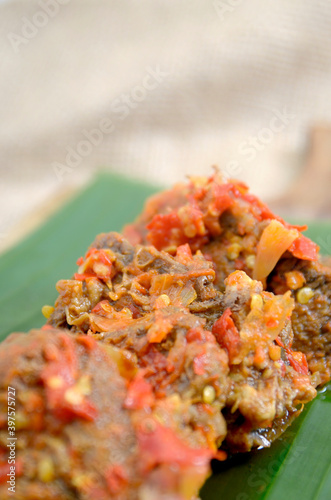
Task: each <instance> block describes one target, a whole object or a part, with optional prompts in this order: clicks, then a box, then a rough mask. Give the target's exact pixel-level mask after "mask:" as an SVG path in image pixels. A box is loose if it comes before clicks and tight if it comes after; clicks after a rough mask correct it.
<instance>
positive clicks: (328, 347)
mask: <svg viewBox="0 0 331 500" xmlns="http://www.w3.org/2000/svg"><path fill="white" fill-rule="evenodd" d="M268 289H269V290H272V291H273V292H274V293H285V292H286V291H287V290H291V292H292V295H294V297H295V298H296V304H295V309H294V311H293V314H292V325H293V330H294V331H295V337H294V342H293V348H294V349H296V350H298V351H302V352H304V353H305V354H306V356H307V360H308V364H309V368H310V370H311V371H312V373H315V374H316V376H317V377H319V379H320V380H319V381H320V383H325V382H327V381H328V380H329V379H330V376H331V268H329V267H325V266H323V265H322V264H321V263H319V262H305V261H302V260H298V259H294V258H287V259H282V260H281V261H280V262H279V264H278V265H277V266H276V268H275V270H274V271H273V272H272V273H271V275H270V278H269V280H268Z"/></svg>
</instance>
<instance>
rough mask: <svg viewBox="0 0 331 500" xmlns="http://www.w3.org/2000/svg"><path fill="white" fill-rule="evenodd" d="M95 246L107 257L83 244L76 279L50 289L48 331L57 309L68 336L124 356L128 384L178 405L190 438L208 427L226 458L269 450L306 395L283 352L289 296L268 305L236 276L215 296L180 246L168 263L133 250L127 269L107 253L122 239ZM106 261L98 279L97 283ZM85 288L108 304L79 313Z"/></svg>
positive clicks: (258, 286)
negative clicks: (134, 374) (134, 370)
mask: <svg viewBox="0 0 331 500" xmlns="http://www.w3.org/2000/svg"><path fill="white" fill-rule="evenodd" d="M101 240H102V241H104V242H106V243H105V244H107V245H109V247H105V248H102V249H100V248H99V249H98V250H95V246H94V244H93V246H92V247H91V248H90V250H89V251H88V253H87V254H86V256H85V258H84V259H81V260H79V265H80V269H79V272H78V273H77V274H75V278H76V279H74V280H69V281H62V282H60V284H61V286H60V287H59V285H58V288H59V289H60V297H59V298H58V300H57V302H56V305H55V311H54V313H53V315H52V316H51V317H50V318H49V322H48V323H49V324H50V325H52V324H53V323H54V321H56V318H57V309H58V308H63V304H65V307H66V311H67V317H68V312H70V317H69V319H70V322H69V320H68V321H67V323H66V324H65V326H67V327H70V326H71V331H76V332H79V333H86V334H87V335H88V336H91V337H93V338H94V339H96V340H98V341H99V342H102V343H104V344H106V345H108V346H112V349H113V351H112V352H113V353H114V349H115V350H116V349H120V350H123V349H124V350H125V351H126V352H131V353H132V355H134V356H136V359H137V366H138V367H139V370H141V372H139V373H140V375H139V377H141V374H143V377H142V379H141V378H139V380H137V381H135V382H134V384H136V385H137V387H139V386H140V384H142V385H143V387H145V390H146V391H147V394H148V395H149V396H151V395H153V397H154V398H155V400H156V401H158V400H159V398H169V397H170V398H172V397H178V398H179V399H180V401H181V402H182V403H181V404H184V405H188V406H187V408H189V414H187V415H186V417H185V419H186V422H187V423H189V424H190V426H191V428H192V429H201V428H205V426H206V422H208V429H209V430H208V436H209V438H208V442H212V443H214V445H215V443H217V445H221V444H222V441H223V439H224V438H225V442H224V447H225V448H226V449H227V450H230V451H231V452H233V451H248V450H250V449H251V448H253V447H258V446H264V445H269V444H270V442H271V441H272V440H273V439H274V438H275V437H276V436H277V435H278V434H279V433H280V432H282V431H283V430H284V429H285V428H286V427H287V426H288V425H289V424H290V422H291V420H292V419H293V418H294V416H295V415H297V414H298V413H299V411H298V408H300V405H302V404H304V403H306V402H308V401H310V400H311V399H312V398H313V397H314V396H315V394H316V391H315V389H314V387H313V384H312V381H311V379H310V374H309V370H308V367H307V363H306V358H305V356H304V355H303V354H302V353H301V352H296V351H293V350H292V341H293V332H292V326H291V315H292V311H293V308H294V300H293V299H292V298H291V292H290V291H288V292H287V293H286V294H285V295H278V296H274V295H273V294H272V293H270V292H265V291H263V286H262V283H261V282H258V281H253V280H252V279H251V278H249V277H248V276H247V275H246V274H245V273H244V272H243V271H236V272H234V273H232V274H230V276H229V277H228V278H227V279H226V280H225V291H224V293H221V292H219V291H217V290H216V288H215V287H214V284H213V281H214V279H215V272H214V270H213V265H212V263H211V262H209V261H207V260H206V259H204V258H203V257H202V255H201V253H200V252H197V254H196V255H195V256H192V253H191V251H190V248H189V246H188V245H187V244H184V245H182V246H179V247H178V248H177V250H176V255H175V256H174V257H172V256H171V255H169V254H168V253H166V252H164V251H161V252H160V251H158V250H156V249H155V248H154V247H144V246H141V245H137V246H135V247H134V248H133V251H132V252H131V251H130V252H129V253H130V255H131V257H130V260H128V261H127V262H128V264H127V265H126V266H119V265H118V263H117V262H118V260H117V259H118V258H119V257H116V256H114V254H113V253H112V248H113V245H114V242H115V241H116V240H118V241H119V242H123V238H122V237H121V236H119V235H116V234H112V235H108V236H107V237H105V236H104V235H103V236H101ZM109 242H111V243H109ZM116 246H119V244H118V243H116ZM125 248H128V244H125ZM100 252H102V254H100ZM106 255H107V256H108V258H109V264H108V271H107V269H103V271H102V272H103V274H100V273H101V268H100V267H99V264H100V261H101V259H104V256H106ZM91 256H93V260H91ZM120 260H121V259H120ZM97 273H99V274H98V275H97ZM94 283H98V285H97V286H98V287H100V286H102V284H103V285H105V286H107V288H108V290H109V292H108V299H102V300H101V301H100V302H99V303H98V304H97V305H94V307H93V308H92V305H90V306H89V307H88V308H87V309H86V301H87V300H88V297H89V294H90V289H91V287H92V286H93V284H94ZM76 287H79V290H81V292H82V293H81V294H79V295H77V293H76V292H75V290H76ZM77 299H78V300H79V302H77ZM72 302H74V304H75V308H76V309H75V313H76V314H77V312H78V314H77V315H76V317H75V318H74V320H73V308H72ZM79 303H81V304H82V312H81V313H80V314H81V316H80V315H79ZM77 307H78V309H77ZM81 317H83V318H84V321H81ZM54 318H55V319H54ZM134 387H135V385H134ZM146 397H147V396H146ZM184 413H185V412H184ZM223 417H225V421H226V422H227V424H228V425H227V428H226V425H225V421H224V418H223ZM192 418H193V420H192ZM179 427H183V423H182V424H181V425H180V426H179ZM205 432H206V431H205Z"/></svg>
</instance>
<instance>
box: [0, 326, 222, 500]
mask: <svg viewBox="0 0 331 500" xmlns="http://www.w3.org/2000/svg"><path fill="white" fill-rule="evenodd" d="M224 360H225V362H224ZM218 361H219V360H218ZM220 361H221V362H223V365H224V369H225V370H226V369H227V364H226V354H224V353H223V358H222V355H221V357H220ZM218 368H219V369H220V371H222V368H221V367H218ZM214 369H215V367H214ZM146 375H147V372H146V370H141V369H140V368H139V367H138V364H137V362H136V359H135V356H133V355H132V354H130V353H129V352H126V351H123V350H119V349H117V348H113V347H112V346H107V345H106V344H103V343H100V342H96V341H95V340H94V339H93V338H91V337H89V336H86V335H84V336H82V335H74V334H71V333H70V332H68V331H65V330H55V329H47V330H39V331H38V330H33V331H31V332H30V333H29V334H27V335H25V334H12V335H11V336H10V337H9V338H8V340H6V341H5V342H3V343H2V344H1V347H0V380H1V387H0V394H1V398H0V401H1V406H2V407H3V408H2V410H3V411H2V412H1V414H2V415H5V414H6V413H7V411H6V410H7V397H8V395H9V394H10V395H11V399H10V400H9V401H14V402H15V404H14V405H12V404H11V408H14V409H15V424H12V425H13V427H15V430H14V431H13V432H14V435H15V437H16V438H17V440H12V441H11V442H12V443H14V446H13V450H12V451H11V453H12V454H11V456H12V457H15V461H14V462H11V463H14V464H15V465H14V467H15V469H14V471H15V483H14V484H15V486H14V490H15V494H14V497H15V499H17V500H21V499H24V500H38V499H46V500H53V499H54V500H55V499H56V500H70V499H72V500H74V499H75V500H77V499H81V500H93V499H95V498H98V499H100V500H108V499H112V498H114V499H117V500H131V499H132V500H151V499H155V498H158V499H160V500H162V499H164V500H166V499H169V498H172V499H174V500H192V499H193V498H195V496H196V494H197V492H198V490H199V488H200V487H201V486H202V484H203V482H204V481H205V479H206V477H207V476H208V475H209V473H210V465H209V464H210V460H211V458H213V457H214V456H216V446H215V443H214V441H215V439H216V438H215V435H217V436H218V435H219V436H221V439H222V438H223V436H224V434H225V425H224V419H223V417H222V416H221V414H220V412H219V410H218V408H217V406H215V408H214V409H213V408H211V409H210V411H209V413H208V415H207V414H206V415H205V419H204V420H203V418H202V415H203V411H200V409H201V408H200V407H201V405H200V406H199V405H198V404H196V405H195V407H192V405H191V403H190V401H189V400H185V401H184V400H182V399H181V398H180V396H179V395H178V394H176V393H172V392H171V391H169V393H168V395H167V396H166V397H161V396H160V395H158V396H157V395H156V394H154V392H153V391H152V389H151V388H152V383H151V378H146ZM213 382H215V381H214V380H213ZM8 387H9V389H8ZM207 417H208V418H207ZM209 419H210V420H211V422H212V423H210V421H209ZM196 422H199V423H200V424H201V427H198V424H196ZM203 424H204V425H205V428H203V427H202V425H203ZM7 425H8V424H7V419H2V421H1V431H0V453H1V462H2V464H1V468H0V470H1V476H0V495H1V498H12V496H13V494H12V493H11V492H10V491H8V484H7V483H6V481H7V479H8V478H7V473H10V472H11V469H10V464H8V454H9V453H10V451H9V449H8V447H7V444H8V441H7V437H8V434H7V430H8V429H7ZM209 426H210V430H209Z"/></svg>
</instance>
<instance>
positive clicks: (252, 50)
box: [0, 0, 331, 249]
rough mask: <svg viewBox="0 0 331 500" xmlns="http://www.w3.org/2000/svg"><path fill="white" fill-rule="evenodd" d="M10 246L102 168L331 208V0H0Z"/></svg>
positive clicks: (297, 211) (290, 204)
mask: <svg viewBox="0 0 331 500" xmlns="http://www.w3.org/2000/svg"><path fill="white" fill-rule="evenodd" d="M0 34H1V43H0V68H1V79H0V249H1V248H2V249H3V248H5V247H6V246H8V245H9V244H11V243H12V242H13V241H15V240H17V239H18V238H19V237H20V236H21V235H22V234H23V233H24V232H26V231H29V230H30V228H31V227H32V226H33V225H36V224H37V223H38V222H39V221H40V220H42V219H43V218H45V217H46V216H47V215H48V214H49V213H51V212H52V211H53V210H55V209H56V207H58V206H59V205H60V204H61V203H62V202H63V200H64V199H66V198H67V197H68V196H70V195H71V194H72V193H73V192H75V190H77V189H78V188H79V187H80V186H82V185H83V184H85V183H87V182H88V181H89V179H90V178H91V177H92V176H93V175H95V173H96V172H97V171H98V170H100V169H103V170H109V171H112V172H117V173H119V174H121V175H124V176H128V177H130V178H137V179H141V180H144V181H148V182H151V183H154V184H157V185H160V186H167V185H170V184H172V183H174V182H177V181H181V180H183V179H184V178H185V176H187V175H188V174H193V175H205V174H207V175H208V174H210V172H211V166H212V165H218V166H219V167H220V168H221V170H222V171H223V172H224V174H225V175H226V176H229V177H238V178H240V179H242V180H244V181H246V182H247V183H248V184H249V185H250V186H251V189H252V190H253V191H254V192H255V193H256V194H258V195H259V196H261V197H262V198H263V199H264V200H265V201H269V202H270V203H271V205H272V206H273V207H274V208H276V209H278V210H279V211H280V212H282V213H284V212H286V213H287V214H291V215H294V216H299V217H308V218H310V219H312V218H329V219H330V218H331V217H330V214H331V201H330V200H329V198H330V194H329V186H330V185H331V125H330V124H331V2H330V1H328V0H315V1H314V2H312V1H311V0H291V1H288V0H277V2H275V1H274V0H250V1H249V2H248V1H244V0H186V1H181V0H177V1H176V2H174V1H169V0H168V1H165V0H139V1H138V0H121V1H114V0H38V1H26V0H24V1H23V0H22V1H9V0H7V1H3V0H2V1H0Z"/></svg>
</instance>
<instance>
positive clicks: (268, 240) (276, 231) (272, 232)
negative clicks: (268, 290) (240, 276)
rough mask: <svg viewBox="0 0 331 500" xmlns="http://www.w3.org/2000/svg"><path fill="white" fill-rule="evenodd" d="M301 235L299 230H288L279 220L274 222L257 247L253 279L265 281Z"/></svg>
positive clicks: (267, 228) (264, 232) (265, 231)
mask: <svg viewBox="0 0 331 500" xmlns="http://www.w3.org/2000/svg"><path fill="white" fill-rule="evenodd" d="M299 234H300V233H299V231H297V229H288V228H287V227H285V226H284V225H283V224H282V223H281V222H279V221H278V220H276V219H274V220H272V221H271V222H270V224H268V226H267V227H266V228H265V230H264V231H263V233H262V236H261V239H260V241H259V243H258V245H257V253H256V260H255V266H254V271H253V278H254V279H255V280H259V281H262V280H263V279H265V278H266V277H267V276H268V275H269V274H270V273H271V271H272V270H273V268H274V267H275V265H276V264H277V262H278V261H279V259H280V258H281V256H282V255H283V253H284V252H285V251H286V250H287V249H288V248H289V247H290V246H291V245H292V243H293V241H295V240H296V239H297V238H298V236H299Z"/></svg>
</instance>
